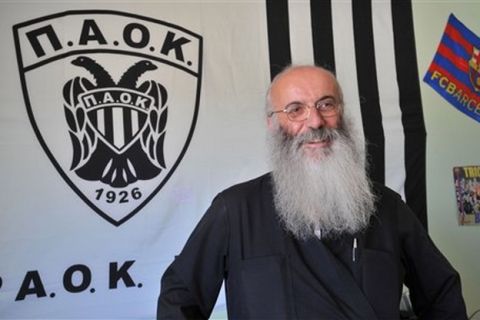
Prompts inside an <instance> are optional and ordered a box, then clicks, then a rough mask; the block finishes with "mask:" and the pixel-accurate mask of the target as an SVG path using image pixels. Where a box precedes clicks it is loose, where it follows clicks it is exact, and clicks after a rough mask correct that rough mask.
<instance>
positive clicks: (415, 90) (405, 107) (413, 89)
mask: <svg viewBox="0 0 480 320" xmlns="http://www.w3.org/2000/svg"><path fill="white" fill-rule="evenodd" d="M266 6H267V26H268V42H269V43H268V45H269V59H270V75H271V77H272V78H273V77H274V76H275V75H276V74H277V73H278V72H279V71H280V70H281V69H282V68H283V67H284V66H286V65H288V64H290V63H293V64H303V63H315V64H317V65H320V66H324V67H326V68H328V69H330V70H332V71H334V72H335V73H336V75H337V77H338V79H339V81H340V83H341V84H342V87H343V91H344V98H345V103H346V104H347V112H351V113H352V117H353V118H354V119H355V120H358V121H357V123H358V125H359V127H360V128H363V133H364V137H365V140H366V141H367V145H366V148H367V153H368V155H369V166H370V176H371V178H372V179H373V180H375V181H378V182H381V183H385V184H386V185H387V186H389V187H391V188H392V189H394V190H396V191H397V192H399V193H400V194H401V195H402V197H403V198H404V199H405V200H406V202H407V204H408V205H409V206H410V207H411V208H412V209H413V211H414V212H415V213H416V214H417V216H418V217H419V219H420V220H421V222H422V223H423V225H424V226H425V227H427V213H426V211H427V209H426V207H427V206H426V181H425V149H426V131H425V124H424V120H423V112H422V102H421V97H420V86H419V78H418V70H417V59H416V51H415V37H414V27H413V17H412V6H411V2H410V1H405V0H391V1H372V0H366V1H354V0H350V1H345V0H342V1H336V0H321V1H318V0H310V3H308V2H298V1H292V0H290V1H289V0H267V1H266ZM352 48H353V50H352Z"/></svg>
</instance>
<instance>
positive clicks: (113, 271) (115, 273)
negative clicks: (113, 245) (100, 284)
mask: <svg viewBox="0 0 480 320" xmlns="http://www.w3.org/2000/svg"><path fill="white" fill-rule="evenodd" d="M134 263H135V260H130V261H125V263H124V264H123V265H122V266H121V267H120V269H119V268H118V264H117V263H116V262H111V263H110V286H109V288H110V289H116V288H117V287H118V281H120V279H122V280H123V283H125V286H126V287H134V286H135V282H133V279H132V277H131V276H130V274H128V268H130V267H131V266H132V264H134Z"/></svg>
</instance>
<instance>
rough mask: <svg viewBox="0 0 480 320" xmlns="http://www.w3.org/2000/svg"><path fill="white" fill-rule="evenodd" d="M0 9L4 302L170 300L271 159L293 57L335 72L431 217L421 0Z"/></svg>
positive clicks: (98, 313)
mask: <svg viewBox="0 0 480 320" xmlns="http://www.w3.org/2000/svg"><path fill="white" fill-rule="evenodd" d="M0 16H1V18H2V19H1V21H2V22H1V23H2V26H3V27H2V28H0V36H1V39H2V43H3V44H4V46H3V49H2V50H1V51H0V55H1V60H0V63H1V66H2V71H3V72H2V76H1V86H0V90H1V96H2V106H1V109H0V148H1V149H0V163H1V166H0V176H1V177H2V181H3V183H2V184H1V185H0V188H1V189H0V219H1V220H0V221H1V223H0V257H1V261H2V262H1V263H0V318H113V319H119V318H154V317H155V311H156V300H157V297H158V294H159V290H160V277H161V275H162V273H163V271H164V270H165V268H166V267H167V266H168V264H170V263H171V261H172V260H173V258H174V256H175V254H177V253H178V252H179V251H180V250H181V248H182V246H183V244H184V243H185V241H186V239H187V237H188V235H189V234H190V232H191V231H192V230H193V228H194V226H195V225H196V223H197V222H198V220H199V219H200V217H201V216H202V214H203V213H204V211H205V210H206V208H207V207H208V206H209V204H210V202H211V200H212V199H213V197H214V196H215V195H216V194H217V193H218V192H219V191H221V190H222V189H224V188H226V187H228V186H230V185H232V184H234V183H238V182H241V181H245V180H248V179H251V178H254V177H256V176H258V175H260V174H263V173H265V172H266V171H268V168H269V165H268V163H267V155H266V152H265V135H266V131H265V130H266V128H265V112H264V96H265V91H266V88H267V86H268V84H269V81H270V79H271V78H272V77H273V76H274V75H275V74H276V73H278V72H279V71H280V70H281V69H282V68H283V67H284V66H285V65H287V64H289V63H294V64H305V63H309V64H311V63H317V64H319V65H322V66H325V67H328V68H329V69H331V70H333V71H334V72H335V73H336V74H337V76H338V78H339V81H340V83H341V84H342V85H343V91H344V96H345V102H346V110H347V111H346V112H347V113H348V114H349V116H350V117H351V118H352V119H353V121H354V123H355V124H356V127H357V130H358V133H359V134H360V135H362V136H364V137H365V141H366V142H367V144H366V148H367V151H368V153H369V155H370V156H369V159H368V161H369V164H370V174H371V176H372V178H373V179H375V180H377V181H380V182H384V183H386V184H387V185H388V186H390V187H391V188H392V189H394V190H396V191H397V192H399V193H400V194H401V195H402V196H403V197H404V199H405V200H406V201H407V203H408V204H409V205H410V206H411V207H412V208H413V209H414V211H415V212H416V213H417V215H418V216H419V218H420V219H421V221H422V222H423V223H424V225H425V226H426V203H425V127H424V123H423V114H422V105H421V98H420V91H419V79H418V74H417V62H416V56H415V54H416V53H415V52H416V51H415V40H414V28H413V19H412V8H411V3H410V1H398V0H392V1H382V2H378V1H361V2H360V1H353V0H352V1H335V0H331V1H313V0H312V1H306V0H305V1H287V0H280V1H272V0H258V1H247V0H245V1H232V2H229V1H201V0H197V1H160V0H159V1H149V2H138V3H137V2H134V1H132V2H125V1H122V2H113V1H111V2H108V1H107V2H105V3H102V4H101V5H98V4H94V3H92V2H76V1H65V2H47V1H45V2H42V1H38V2H31V1H28V2H22V1H18V2H15V3H13V2H11V3H0ZM224 303H225V302H224V298H223V297H220V298H219V301H218V307H217V308H216V313H215V316H214V317H223V316H224Z"/></svg>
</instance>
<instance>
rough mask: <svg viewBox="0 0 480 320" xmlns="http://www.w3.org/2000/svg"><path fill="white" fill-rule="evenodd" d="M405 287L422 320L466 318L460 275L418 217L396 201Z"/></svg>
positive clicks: (399, 201) (401, 202)
mask: <svg viewBox="0 0 480 320" xmlns="http://www.w3.org/2000/svg"><path fill="white" fill-rule="evenodd" d="M397 203H398V205H397V208H398V209H399V213H400V214H399V228H400V230H399V231H400V235H401V239H402V250H403V252H402V255H403V260H404V266H405V271H406V275H405V284H406V285H407V287H408V288H409V289H410V298H411V300H412V305H413V308H414V311H415V313H416V315H417V316H418V317H419V319H422V320H423V319H435V320H438V319H455V320H457V319H458V320H461V319H467V315H466V308H465V302H464V300H463V296H462V288H461V284H460V275H459V274H458V272H457V271H456V270H455V269H454V268H453V267H452V266H451V265H450V263H449V262H448V260H447V259H446V258H445V257H444V256H443V254H442V253H441V252H440V251H439V250H438V249H437V247H436V246H435V244H434V243H433V241H432V240H431V239H430V237H429V236H428V234H427V232H426V231H425V229H424V228H423V226H422V225H421V224H420V222H419V220H418V219H417V218H416V216H415V215H414V214H413V212H411V210H410V209H409V208H408V207H407V205H406V204H405V203H403V201H401V200H400V199H399V200H398V201H397Z"/></svg>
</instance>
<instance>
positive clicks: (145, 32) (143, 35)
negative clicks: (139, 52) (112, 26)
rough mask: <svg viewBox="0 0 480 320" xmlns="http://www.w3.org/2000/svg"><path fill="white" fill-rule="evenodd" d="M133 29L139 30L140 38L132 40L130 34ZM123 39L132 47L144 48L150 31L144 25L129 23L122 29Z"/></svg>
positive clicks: (148, 39)
mask: <svg viewBox="0 0 480 320" xmlns="http://www.w3.org/2000/svg"><path fill="white" fill-rule="evenodd" d="M135 30H138V31H140V39H139V40H138V41H136V42H135V41H134V40H133V36H132V34H133V32H134V31H135ZM123 40H124V41H125V43H126V44H127V45H129V46H130V47H132V48H144V47H145V46H146V45H147V44H148V42H149V41H150V32H148V29H147V28H146V27H145V26H144V25H141V24H139V23H130V24H128V25H127V26H126V27H125V29H124V30H123Z"/></svg>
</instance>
